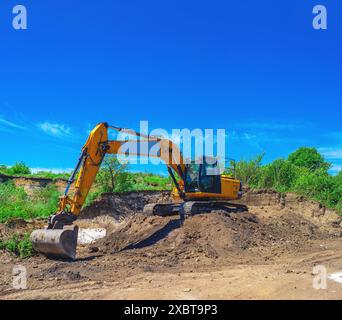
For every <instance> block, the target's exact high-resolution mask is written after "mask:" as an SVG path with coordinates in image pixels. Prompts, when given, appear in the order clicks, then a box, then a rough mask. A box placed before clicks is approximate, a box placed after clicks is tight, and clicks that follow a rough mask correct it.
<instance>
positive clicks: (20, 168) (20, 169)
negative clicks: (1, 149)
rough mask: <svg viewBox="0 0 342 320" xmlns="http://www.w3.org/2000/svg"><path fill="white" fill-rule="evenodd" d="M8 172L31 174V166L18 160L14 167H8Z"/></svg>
mask: <svg viewBox="0 0 342 320" xmlns="http://www.w3.org/2000/svg"><path fill="white" fill-rule="evenodd" d="M7 172H8V174H13V175H20V174H31V170H30V168H29V167H28V166H27V165H26V164H25V163H24V162H22V161H21V162H16V163H15V164H14V166H13V167H11V168H8V169H7Z"/></svg>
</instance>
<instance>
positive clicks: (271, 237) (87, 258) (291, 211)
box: [0, 192, 342, 299]
mask: <svg viewBox="0 0 342 320" xmlns="http://www.w3.org/2000/svg"><path fill="white" fill-rule="evenodd" d="M167 198H168V194H167V193H162V194H155V193H142V194H130V195H125V196H121V197H119V196H114V195H107V196H105V197H104V199H102V200H101V201H99V202H97V203H95V204H94V205H93V206H92V207H89V208H87V209H86V210H85V212H84V215H83V218H84V219H82V220H79V222H78V223H79V225H80V226H81V227H98V226H101V227H106V229H107V231H108V235H107V237H106V238H104V239H101V240H99V241H98V242H97V243H96V244H93V245H88V246H81V247H79V250H78V260H77V261H76V262H63V261H51V260H48V259H46V258H43V257H41V256H35V257H32V258H29V259H26V260H23V261H20V260H19V259H18V258H15V257H14V256H12V255H10V254H9V253H4V252H2V253H1V264H0V272H1V274H0V298H1V299H18V298H21V299H37V298H40V299H155V298H161V299H326V298H330V299H341V298H342V284H339V283H336V282H334V281H331V280H328V282H327V289H325V290H316V289H314V288H313V286H312V281H313V278H314V275H313V274H312V271H313V267H314V266H315V265H324V266H325V267H326V268H327V272H328V274H331V273H333V272H339V271H341V272H342V238H341V232H342V228H341V226H340V223H341V218H340V217H339V216H337V215H336V214H335V213H334V212H332V211H329V210H325V209H324V208H322V207H320V206H319V205H318V204H317V203H314V202H309V201H305V200H303V199H301V198H298V197H296V196H295V195H291V194H289V195H287V196H286V197H282V196H280V195H279V194H277V193H273V192H259V193H248V194H247V195H246V196H245V197H244V199H243V202H244V203H246V204H247V205H248V206H249V212H245V213H241V214H231V213H227V212H223V211H217V212H214V213H210V214H202V215H198V216H194V217H191V218H188V219H187V220H186V221H185V223H184V224H183V225H181V224H180V221H179V220H178V217H171V218H160V217H145V216H143V215H142V213H141V209H142V207H143V205H144V204H145V203H147V202H151V201H156V199H158V200H159V201H166V200H167ZM37 224H38V225H39V224H40V222H35V223H34V225H25V224H23V225H22V226H20V225H17V226H15V228H16V229H18V228H19V229H20V228H23V229H25V228H26V229H28V228H32V227H36V226H37ZM6 228H7V227H6ZM6 228H5V227H4V226H3V228H2V230H3V231H2V232H6V231H7V232H9V230H7V229H6ZM0 231H1V229H0ZM16 264H21V265H24V266H25V267H27V270H28V275H29V278H28V289H27V290H22V291H17V290H14V289H12V287H11V282H12V268H13V266H14V265H16Z"/></svg>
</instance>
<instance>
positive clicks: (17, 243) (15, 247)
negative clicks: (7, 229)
mask: <svg viewBox="0 0 342 320" xmlns="http://www.w3.org/2000/svg"><path fill="white" fill-rule="evenodd" d="M0 250H7V251H9V252H12V253H14V254H16V255H18V256H19V257H20V258H22V259H24V258H28V257H30V256H32V253H33V251H34V250H33V247H32V243H31V241H30V235H29V234H28V233H25V234H23V235H19V234H14V235H12V237H10V238H9V239H7V240H1V239H0Z"/></svg>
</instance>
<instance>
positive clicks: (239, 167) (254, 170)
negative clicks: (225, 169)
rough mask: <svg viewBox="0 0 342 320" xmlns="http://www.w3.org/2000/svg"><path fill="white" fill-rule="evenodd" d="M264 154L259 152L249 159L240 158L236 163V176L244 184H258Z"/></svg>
mask: <svg viewBox="0 0 342 320" xmlns="http://www.w3.org/2000/svg"><path fill="white" fill-rule="evenodd" d="M264 155H265V154H261V155H259V156H257V157H255V158H253V159H251V160H249V161H246V160H241V161H239V162H237V163H236V177H237V179H239V180H240V181H241V182H242V183H243V184H244V185H246V186H249V187H254V186H256V185H257V184H258V179H259V176H260V166H261V161H262V159H263V158H264Z"/></svg>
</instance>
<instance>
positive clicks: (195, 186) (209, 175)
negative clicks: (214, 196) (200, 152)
mask: <svg viewBox="0 0 342 320" xmlns="http://www.w3.org/2000/svg"><path fill="white" fill-rule="evenodd" d="M219 169H220V168H219V165H218V161H217V159H215V158H212V157H205V156H204V157H203V158H202V161H193V162H191V163H190V164H188V165H187V167H186V170H185V171H186V173H185V186H184V187H185V192H186V193H192V192H205V193H221V175H220V170H219Z"/></svg>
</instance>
